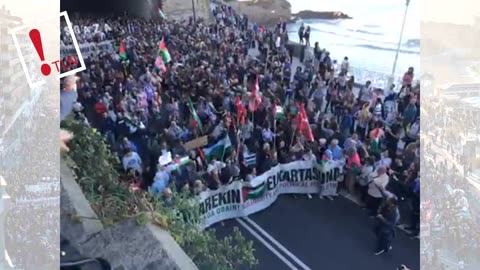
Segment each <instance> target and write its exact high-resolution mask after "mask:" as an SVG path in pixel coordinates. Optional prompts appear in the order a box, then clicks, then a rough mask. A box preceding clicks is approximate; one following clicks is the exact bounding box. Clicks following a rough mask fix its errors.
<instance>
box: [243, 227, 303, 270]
mask: <svg viewBox="0 0 480 270" xmlns="http://www.w3.org/2000/svg"><path fill="white" fill-rule="evenodd" d="M242 219H244V220H245V221H247V222H248V223H249V224H250V225H252V226H253V227H254V228H255V229H257V230H258V231H259V232H260V233H261V234H262V235H263V236H264V237H265V238H267V239H268V240H270V241H271V242H272V243H273V244H274V245H276V246H277V247H278V249H279V250H281V251H283V252H284V253H285V254H287V255H288V256H289V257H290V259H292V260H293V261H294V262H296V263H297V264H298V265H299V266H301V267H302V268H303V269H305V270H312V269H311V268H310V267H308V266H307V265H306V264H304V263H303V262H302V261H301V260H300V259H299V258H297V257H296V256H295V255H293V254H292V253H291V252H290V251H289V250H288V249H287V248H285V247H284V246H283V245H282V244H280V243H279V242H278V241H277V240H275V239H274V238H273V237H272V236H271V235H270V234H268V233H267V232H266V231H265V230H264V229H262V227H260V226H259V225H258V224H257V223H255V222H254V221H253V220H251V219H250V218H248V217H244V218H242ZM237 220H238V219H237Z"/></svg>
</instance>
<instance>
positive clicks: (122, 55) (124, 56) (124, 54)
mask: <svg viewBox="0 0 480 270" xmlns="http://www.w3.org/2000/svg"><path fill="white" fill-rule="evenodd" d="M118 55H120V59H122V60H123V61H126V60H127V59H128V55H127V50H126V49H125V43H124V42H123V41H122V43H120V49H118Z"/></svg>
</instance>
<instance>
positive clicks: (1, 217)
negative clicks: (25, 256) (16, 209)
mask: <svg viewBox="0 0 480 270" xmlns="http://www.w3.org/2000/svg"><path fill="white" fill-rule="evenodd" d="M6 187H7V182H6V181H5V179H4V178H3V177H2V176H1V175H0V198H1V200H0V266H1V267H2V269H10V266H9V265H8V263H7V260H6V256H5V254H6V252H7V251H6V249H5V220H6V216H7V211H8V208H9V204H10V196H9V195H8V194H7V192H6V190H5V189H6Z"/></svg>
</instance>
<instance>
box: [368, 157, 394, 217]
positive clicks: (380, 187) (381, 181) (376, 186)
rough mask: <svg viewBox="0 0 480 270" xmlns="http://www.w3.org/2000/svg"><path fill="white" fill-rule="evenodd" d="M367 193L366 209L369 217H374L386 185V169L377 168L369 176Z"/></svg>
mask: <svg viewBox="0 0 480 270" xmlns="http://www.w3.org/2000/svg"><path fill="white" fill-rule="evenodd" d="M369 178H370V179H369V182H368V191H367V195H368V196H367V209H368V210H370V215H371V216H375V213H376V212H377V210H378V207H379V206H380V204H381V203H382V200H383V193H384V190H385V188H386V187H387V185H388V181H389V178H388V175H387V168H386V167H384V166H379V167H377V169H376V171H374V172H373V173H371V174H370V176H369Z"/></svg>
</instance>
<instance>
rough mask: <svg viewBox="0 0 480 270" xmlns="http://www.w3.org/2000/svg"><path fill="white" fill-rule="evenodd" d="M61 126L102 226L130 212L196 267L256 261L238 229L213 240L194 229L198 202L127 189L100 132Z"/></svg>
mask: <svg viewBox="0 0 480 270" xmlns="http://www.w3.org/2000/svg"><path fill="white" fill-rule="evenodd" d="M62 126H63V127H64V128H66V129H68V130H70V131H72V132H73V133H74V134H75V135H74V138H73V140H72V141H71V142H70V143H69V147H70V152H69V153H68V156H67V162H68V164H69V165H70V166H71V167H72V168H73V169H74V171H75V174H76V176H77V182H78V184H79V185H80V187H81V188H82V190H83V192H84V194H85V196H86V198H87V199H88V200H89V202H90V204H91V205H92V208H93V209H94V211H95V212H96V214H97V216H98V217H99V219H100V220H101V221H102V223H103V224H104V225H106V226H108V225H111V224H113V223H115V222H117V221H120V220H122V219H125V218H130V217H134V216H136V217H137V221H138V224H139V226H142V225H143V224H145V223H146V222H149V221H150V222H152V223H153V224H156V225H158V226H161V227H162V228H164V229H166V230H168V231H169V232H170V234H171V235H172V236H173V237H174V238H175V240H176V241H177V242H178V244H179V245H180V246H181V247H182V248H183V249H184V251H185V252H186V253H187V255H188V256H189V257H190V258H191V259H192V260H193V262H194V263H195V264H196V265H197V267H198V268H199V269H201V270H233V269H242V268H247V269H253V268H254V267H255V266H256V265H257V263H258V262H257V260H256V258H255V256H254V249H253V243H252V242H251V241H247V240H246V239H245V237H244V236H243V235H242V234H241V232H240V231H239V230H238V228H234V232H233V234H232V235H231V236H228V237H225V238H224V239H219V238H217V236H216V234H215V231H214V230H210V229H209V230H200V229H199V227H198V226H197V223H196V222H195V220H198V214H199V211H198V202H197V200H196V199H194V198H192V197H189V196H188V194H183V193H175V194H174V205H173V206H171V205H166V204H165V203H164V202H163V200H161V199H159V198H156V197H153V196H151V195H150V194H148V193H147V192H143V191H140V192H132V191H130V189H129V186H128V184H127V183H126V182H125V181H122V180H124V179H122V178H124V177H125V176H124V175H122V174H121V173H120V172H121V170H120V169H121V166H120V160H119V159H118V157H117V156H116V155H115V154H114V153H112V151H111V150H110V148H109V147H108V145H107V144H106V142H105V140H104V138H103V137H102V135H101V134H100V133H98V132H96V131H95V130H94V129H91V128H89V127H86V126H84V125H83V124H81V123H78V122H74V121H69V122H64V123H62ZM173 190H174V189H173Z"/></svg>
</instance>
